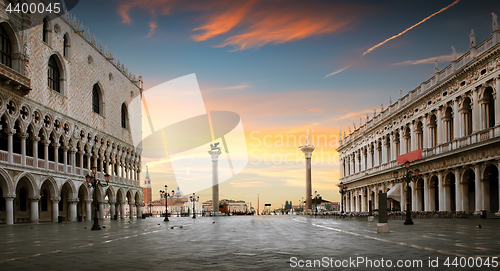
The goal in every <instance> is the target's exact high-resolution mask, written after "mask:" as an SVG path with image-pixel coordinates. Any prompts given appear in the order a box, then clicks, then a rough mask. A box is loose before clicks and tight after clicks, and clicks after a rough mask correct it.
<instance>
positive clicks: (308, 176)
mask: <svg viewBox="0 0 500 271" xmlns="http://www.w3.org/2000/svg"><path fill="white" fill-rule="evenodd" d="M300 150H301V151H302V152H303V153H304V156H305V158H306V210H311V209H312V198H311V195H312V184H311V156H312V153H313V151H314V146H313V145H309V144H307V145H304V146H302V147H301V149H300Z"/></svg>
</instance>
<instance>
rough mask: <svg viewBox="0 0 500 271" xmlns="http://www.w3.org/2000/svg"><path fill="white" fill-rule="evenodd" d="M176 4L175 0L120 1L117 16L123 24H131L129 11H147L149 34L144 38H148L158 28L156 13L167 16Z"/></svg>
mask: <svg viewBox="0 0 500 271" xmlns="http://www.w3.org/2000/svg"><path fill="white" fill-rule="evenodd" d="M176 2H177V0H123V1H120V4H119V6H118V14H120V16H121V17H122V19H123V23H125V24H131V23H132V19H131V18H130V11H132V10H134V9H136V10H139V9H147V10H148V11H149V13H151V16H152V20H151V22H150V23H149V28H150V30H149V34H148V35H147V36H146V37H148V38H150V37H151V36H152V35H153V34H154V33H155V30H156V28H157V27H158V25H157V24H156V20H157V12H159V13H160V14H161V15H167V14H169V13H170V10H171V9H172V7H173V6H174V5H175V4H176Z"/></svg>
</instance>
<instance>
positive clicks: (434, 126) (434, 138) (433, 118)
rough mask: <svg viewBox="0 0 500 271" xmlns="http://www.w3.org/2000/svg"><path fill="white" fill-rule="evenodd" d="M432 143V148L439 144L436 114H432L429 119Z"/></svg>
mask: <svg viewBox="0 0 500 271" xmlns="http://www.w3.org/2000/svg"><path fill="white" fill-rule="evenodd" d="M429 132H430V143H431V146H430V147H431V148H432V147H436V146H437V121H436V115H432V116H431V119H430V121H429Z"/></svg>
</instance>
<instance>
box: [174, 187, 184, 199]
mask: <svg viewBox="0 0 500 271" xmlns="http://www.w3.org/2000/svg"><path fill="white" fill-rule="evenodd" d="M182 196H184V194H182V191H181V190H179V187H177V190H176V191H175V192H174V197H182Z"/></svg>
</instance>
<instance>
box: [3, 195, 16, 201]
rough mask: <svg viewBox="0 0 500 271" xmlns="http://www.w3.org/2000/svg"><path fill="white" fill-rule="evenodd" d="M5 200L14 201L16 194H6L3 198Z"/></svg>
mask: <svg viewBox="0 0 500 271" xmlns="http://www.w3.org/2000/svg"><path fill="white" fill-rule="evenodd" d="M4 198H5V199H6V200H14V199H15V198H16V194H8V195H7V196H4Z"/></svg>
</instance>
